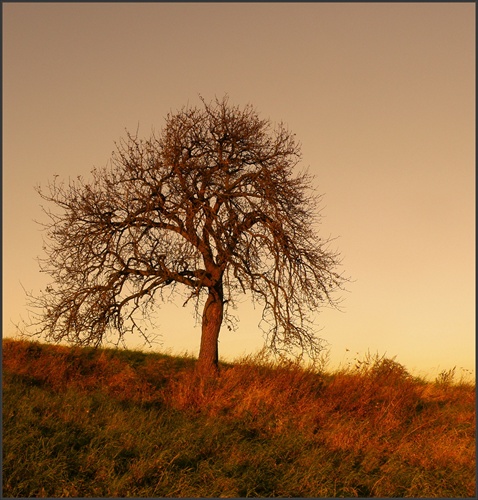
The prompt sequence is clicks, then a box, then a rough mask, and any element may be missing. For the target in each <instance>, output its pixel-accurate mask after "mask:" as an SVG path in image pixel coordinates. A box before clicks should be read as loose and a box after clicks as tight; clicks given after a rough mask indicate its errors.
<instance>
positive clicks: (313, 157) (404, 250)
mask: <svg viewBox="0 0 478 500" xmlns="http://www.w3.org/2000/svg"><path fill="white" fill-rule="evenodd" d="M2 8H3V331H4V334H5V335H11V334H13V333H14V332H15V328H14V326H13V324H12V322H13V323H15V322H18V320H19V318H20V316H21V315H23V316H25V312H24V311H25V297H24V293H23V290H22V287H21V285H20V283H21V284H22V285H23V286H24V287H25V288H26V289H27V290H33V291H38V290H39V289H40V288H42V287H43V286H44V285H45V284H46V282H47V281H48V280H47V277H46V276H44V275H42V274H40V273H39V271H38V266H37V264H36V262H35V258H36V256H39V255H41V252H42V236H41V232H40V231H39V228H38V227H37V226H36V225H35V223H34V222H33V219H40V220H41V219H42V212H41V210H40V201H41V200H40V198H39V196H38V195H36V193H35V191H34V189H33V188H34V186H35V185H36V184H38V183H42V184H46V182H47V180H48V179H50V178H51V177H52V176H53V175H54V174H59V175H60V176H62V177H65V178H68V176H71V177H76V176H77V175H80V174H81V175H83V176H87V175H88V174H89V172H90V170H91V169H92V168H93V166H103V165H105V164H106V163H107V161H108V159H109V158H110V155H111V152H112V150H113V149H114V141H116V140H118V139H119V138H120V137H122V136H124V135H125V129H129V130H133V131H135V130H136V128H137V127H138V126H139V133H140V135H143V136H148V135H149V134H150V131H151V129H152V128H154V129H156V130H158V129H160V128H161V127H162V125H163V118H164V116H165V115H166V113H167V112H169V111H171V110H172V111H175V110H177V109H178V108H180V107H182V106H183V105H185V104H187V103H189V104H192V105H195V104H199V102H200V101H199V98H198V94H199V93H200V94H201V95H203V96H204V97H205V98H206V100H210V99H213V98H214V97H215V96H216V95H217V96H218V97H222V96H223V95H224V94H225V93H228V94H229V96H230V101H231V102H232V103H234V104H239V105H244V104H246V103H252V104H253V105H254V106H255V107H256V108H257V110H258V111H259V112H260V114H261V115H262V116H264V117H267V118H270V119H271V120H273V121H279V120H283V121H284V122H286V123H287V124H288V126H289V127H290V128H291V129H292V131H294V132H295V133H296V134H297V137H298V138H299V140H300V141H301V143H302V151H303V163H304V166H310V170H311V172H313V173H314V174H315V175H316V181H317V185H318V189H319V192H321V193H324V194H325V196H324V199H323V205H324V210H323V215H324V220H323V224H322V228H321V231H322V232H323V233H324V235H326V236H328V235H331V236H337V237H338V239H337V240H336V242H335V246H336V248H337V249H338V250H339V251H340V252H341V253H342V255H343V268H344V271H345V274H347V275H350V276H351V277H352V278H353V279H354V282H352V283H350V284H349V285H348V290H349V292H348V293H345V294H344V295H343V298H344V302H343V304H342V305H343V309H344V312H337V311H334V310H324V312H323V313H322V314H321V315H319V317H318V325H319V327H320V328H321V330H320V336H321V337H323V338H325V339H326V340H327V341H328V342H329V343H330V344H331V364H332V366H336V365H337V364H338V363H342V364H346V363H347V362H349V361H352V360H353V358H354V357H355V356H356V353H359V354H360V355H363V353H365V352H366V351H367V350H370V351H371V352H372V353H374V352H377V351H378V352H379V353H380V354H383V353H386V354H387V355H389V356H397V358H396V359H397V361H399V362H401V363H403V364H405V365H406V366H407V367H408V368H409V369H411V370H412V371H414V372H415V373H417V374H425V373H428V374H431V375H432V376H435V375H436V374H437V373H438V372H439V371H441V370H443V369H448V368H452V367H453V366H455V365H456V366H457V371H458V373H460V371H459V370H460V368H465V369H467V370H473V371H474V367H475V49H474V46H475V5H474V4H473V3H418V4H415V3H398V4H392V3H382V4H374V3H358V4H343V3H337V4H333V3H329V4H323V3H304V4H297V3H277V4H274V3H272V4H271V3H259V4H251V3H235V4H228V3H223V4H217V3H205V4H196V3H194V4H184V3H179V4H171V3H168V4H163V3H153V4H151V3H145V4H134V3H128V4H124V3H105V4H94V3H78V4H75V3H65V4H57V3H39V4H34V3H20V4H16V3H4V4H3V6H2ZM237 314H238V316H239V317H240V320H241V321H240V323H239V329H238V330H237V331H236V332H229V331H228V330H227V329H226V328H224V329H223V331H222V332H221V337H220V345H219V349H220V355H221V356H222V357H223V358H229V359H230V358H234V357H237V356H239V355H241V354H244V353H251V352H254V351H256V350H257V349H258V348H260V347H261V345H262V336H261V332H260V330H258V328H257V323H258V321H259V319H260V312H259V311H258V310H257V311H253V310H252V309H251V307H250V305H248V304H247V302H245V303H244V304H243V305H242V306H241V307H240V308H239V310H238V311H237ZM157 322H158V323H159V324H160V330H159V332H158V333H160V334H161V335H162V342H163V349H170V350H171V351H172V352H184V351H185V350H187V351H189V352H192V353H194V354H197V352H198V348H199V335H200V330H199V328H198V327H194V318H193V316H192V311H189V310H188V311H184V310H183V309H182V308H181V303H180V302H178V304H176V305H174V304H172V305H169V306H167V307H165V308H163V309H161V310H158V316H157ZM130 345H131V346H134V345H136V344H135V341H134V339H131V342H130ZM346 349H348V351H346Z"/></svg>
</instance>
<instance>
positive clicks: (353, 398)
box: [3, 340, 475, 497]
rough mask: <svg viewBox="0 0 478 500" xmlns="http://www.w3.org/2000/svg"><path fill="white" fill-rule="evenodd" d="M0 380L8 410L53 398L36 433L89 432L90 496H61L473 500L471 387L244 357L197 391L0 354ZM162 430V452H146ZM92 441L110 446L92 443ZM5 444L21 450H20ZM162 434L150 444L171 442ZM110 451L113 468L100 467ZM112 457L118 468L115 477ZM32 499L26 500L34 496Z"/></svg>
mask: <svg viewBox="0 0 478 500" xmlns="http://www.w3.org/2000/svg"><path fill="white" fill-rule="evenodd" d="M3 370H4V391H5V390H6V394H7V398H8V394H17V393H18V390H17V386H18V387H23V388H24V389H22V390H24V391H26V390H27V389H26V388H27V387H33V388H34V387H38V388H39V390H41V391H43V392H42V394H44V395H45V394H47V395H50V396H48V397H51V398H52V399H51V400H52V403H51V404H50V406H48V405H49V403H47V402H46V401H42V403H41V404H39V405H40V406H41V408H43V409H42V410H41V412H40V413H41V419H40V420H38V421H37V424H33V425H38V428H39V429H40V428H43V427H45V426H48V425H51V424H49V422H50V421H51V419H53V418H54V419H55V422H58V425H66V426H68V425H69V426H74V425H77V423H78V421H79V420H80V421H81V420H82V419H83V420H85V425H86V424H87V423H89V425H93V424H94V425H93V427H92V429H93V430H91V429H90V430H89V431H88V433H87V435H88V436H89V437H88V438H87V439H86V438H85V443H86V444H85V445H88V446H90V448H91V447H92V446H93V444H92V443H96V442H98V448H97V449H96V448H94V449H90V448H87V449H88V450H90V451H88V453H87V455H86V458H85V460H84V463H82V464H81V470H82V471H83V473H86V472H85V471H91V470H94V474H93V472H89V473H91V474H92V479H91V481H90V483H88V484H84V483H82V482H81V480H80V478H81V477H83V476H82V475H81V474H79V473H78V474H79V475H78V478H77V477H76V476H74V478H73V479H71V480H70V483H68V484H69V485H70V486H68V488H70V489H69V490H68V491H70V493H71V494H75V495H79V496H81V493H84V492H85V491H86V492H90V493H91V494H93V493H95V494H94V495H93V496H124V495H126V496H131V495H133V494H135V495H136V496H138V495H139V496H193V497H194V496H210V495H209V494H205V493H206V492H213V493H211V495H212V496H222V497H227V496H230V497H237V496H312V497H320V496H329V497H330V496H369V497H370V496H378V497H380V496H381V497H393V496H411V497H414V496H415V497H416V496H422V497H423V496H425V497H442V496H445V497H447V496H448V497H450V496H451V497H460V496H461V497H474V495H475V386H474V384H471V383H464V382H456V383H454V382H453V381H452V380H450V377H448V378H447V379H446V380H445V379H443V380H437V381H436V382H425V381H424V380H420V379H416V378H414V377H412V376H410V374H408V373H407V371H406V369H405V368H404V367H403V366H402V365H400V364H399V363H396V362H395V361H394V360H391V359H386V358H379V357H371V356H368V357H366V358H365V359H364V360H363V361H362V362H359V363H358V364H357V366H356V367H355V368H352V369H346V370H339V371H336V372H333V373H324V372H317V371H314V370H311V369H304V368H302V367H300V366H299V365H298V364H294V363H288V364H278V363H274V362H271V361H267V360H265V359H263V358H261V359H259V358H254V357H250V358H245V359H242V360H241V361H239V362H236V363H235V364H234V365H223V366H222V367H221V371H220V375H219V376H218V377H217V378H212V379H209V380H203V379H201V378H199V377H198V376H197V375H196V372H195V371H194V360H192V359H190V358H174V357H171V356H165V355H160V354H149V355H146V354H144V353H140V352H133V351H115V350H98V351H95V350H93V349H76V348H73V349H72V348H66V347H59V346H50V345H48V346H47V345H42V344H37V343H29V342H21V341H11V340H4V341H3ZM15 384H17V385H15ZM18 384H20V385H18ZM9 390H10V391H11V392H9ZM28 390H33V389H28ZM45 391H46V392H45ZM72 391H73V392H72ZM20 392H21V391H20ZM9 397H10V399H11V400H12V402H10V401H8V400H7V401H4V403H5V406H4V421H5V422H6V423H7V433H6V434H5V436H4V446H5V449H6V455H4V457H5V456H6V457H13V456H14V453H13V451H10V452H9V449H10V448H14V445H13V442H14V438H13V437H11V436H13V435H15V434H11V433H13V430H11V431H8V429H10V427H11V428H12V429H17V427H15V426H19V425H20V422H17V421H16V420H15V419H13V418H10V416H11V415H14V414H15V412H17V415H18V412H19V410H18V409H15V404H17V405H20V404H31V403H29V402H28V401H27V400H25V401H24V403H22V402H21V401H23V400H21V401H20V399H19V400H18V401H17V403H15V404H14V403H13V400H14V399H15V397H14V396H9ZM42 397H44V396H42ZM55 398H56V399H55ZM83 400H84V402H83V403H81V401H83ZM54 401H57V402H58V401H61V402H62V404H61V406H60V407H58V408H57V407H56V406H55V405H56V404H57V403H55V402H54ZM116 404H121V405H123V406H119V407H116V406H114V405H116ZM124 405H127V406H124ZM103 407H104V408H109V410H106V409H105V410H101V411H100V410H99V409H101V408H103ZM111 407H114V408H116V410H114V411H112V410H111ZM153 410H154V412H153V413H151V411H153ZM5 412H6V413H5ZM95 412H96V413H95ZM125 412H133V413H134V416H129V414H128V413H126V414H125ZM39 415H40V414H39ZM28 418H37V417H34V416H31V417H28ZM38 418H40V417H38ZM95 418H96V419H99V420H94V419H95ZM158 419H159V420H161V421H162V422H163V423H162V424H161V425H163V427H164V426H165V427H166V428H167V429H169V430H167V431H166V432H167V433H169V434H168V435H171V440H172V441H171V443H170V444H163V446H162V447H161V446H159V445H158V446H157V447H156V448H155V447H154V446H153V445H152V444H151V442H150V441H151V436H152V435H155V433H156V432H159V430H156V428H157V427H158V425H159V424H158V423H157V422H158ZM100 421H101V422H103V423H101V425H100V423H99V422H100ZM128 421H129V422H128ZM29 425H32V424H31V422H30V424H29ZM9 426H10V427H9ZM101 426H102V427H101ZM22 428H23V427H22ZM100 428H101V429H104V431H101V432H106V433H107V434H106V437H105V436H102V437H101V438H100V437H99V435H98V436H96V435H95V433H97V432H100V430H99V429H100ZM94 429H97V430H94ZM153 429H154V430H153ZM15 432H19V434H18V436H20V437H18V439H19V442H20V441H22V440H24V439H26V438H25V437H21V436H22V434H21V432H20V431H18V429H17V430H16V431H15ZM22 432H24V431H22ZM78 432H79V433H80V434H81V432H83V431H80V430H78ZM161 432H162V433H161V434H160V435H157V437H156V439H157V440H158V441H160V440H164V439H167V437H165V435H164V432H163V431H161ZM60 434H61V432H60V431H58V435H60ZM65 439H67V438H66V437H65ZM68 439H70V438H68ZM110 439H112V441H111V442H110ZM68 443H70V441H68ZM88 443H89V444H88ZM173 443H174V444H173ZM18 446H20V445H18ZM29 446H32V445H29ZM55 446H56V448H55V449H56V450H57V451H58V446H59V445H55ZM65 446H66V445H65ZM68 446H70V447H71V443H70V444H68ZM75 446H76V445H75ZM78 446H80V445H78ZM81 446H83V445H81ZM115 447H117V451H116V452H115V454H114V455H113V458H106V457H104V456H103V455H104V453H103V451H101V450H105V449H106V450H108V449H110V448H111V449H113V448H115ZM82 449H83V448H81V447H80V448H78V450H82ZM115 449H116V448H115ZM65 450H66V448H65ZM67 452H68V450H66V451H65V453H67ZM77 453H78V452H77ZM85 453H86V452H85ZM118 456H120V457H121V456H124V457H125V458H124V461H122V462H121V463H122V464H123V465H121V467H120V468H118V466H117V465H116V466H115V465H114V464H115V463H117V460H118V458H117V457H118ZM115 457H116V458H115ZM128 457H129V458H128ZM11 460H13V458H9V459H8V460H7V461H6V464H7V465H6V475H7V477H6V484H7V485H9V488H10V489H11V491H10V493H11V492H13V493H15V495H17V496H18V495H21V496H25V495H24V493H25V492H26V490H25V488H26V486H22V487H20V486H18V485H19V484H20V482H19V479H18V477H17V476H18V475H19V474H20V472H19V470H20V469H21V467H25V460H27V461H28V458H24V459H23V461H22V462H21V463H20V462H15V463H16V464H17V465H12V463H11V462H10V461H11ZM52 460H53V459H52ZM65 460H66V459H65ZM68 460H70V459H68ZM75 460H76V459H75ZM95 464H96V465H95ZM48 467H52V465H51V464H49V465H48ZM22 470H23V469H22ZM42 470H43V469H42ZM48 470H50V469H48ZM159 470H160V471H161V473H159V472H158V471H159ZM9 478H10V479H9ZM11 478H17V479H15V480H13V479H11ZM31 481H33V479H32V480H31ZM26 482H27V484H30V483H28V481H27V480H26ZM21 484H23V483H21ZM65 484H66V483H65ZM15 485H16V486H15ZM126 485H128V486H126ZM65 487H66V486H65ZM15 488H16V489H15ZM22 488H23V489H22ZM41 488H46V486H45V485H44V484H43V483H41ZM41 488H40V486H38V487H37V489H36V490H35V489H34V488H33V489H32V490H31V491H36V494H37V495H40V496H41V492H42V490H41ZM128 488H129V489H128ZM45 491H46V490H45ZM108 492H109V493H108ZM128 492H129V493H128ZM7 493H8V492H7ZM47 493H49V494H50V495H49V496H52V492H51V491H48V492H47ZM53 493H55V494H58V491H56V492H53ZM113 493H115V495H113ZM60 496H61V495H60ZM90 496H91V495H90Z"/></svg>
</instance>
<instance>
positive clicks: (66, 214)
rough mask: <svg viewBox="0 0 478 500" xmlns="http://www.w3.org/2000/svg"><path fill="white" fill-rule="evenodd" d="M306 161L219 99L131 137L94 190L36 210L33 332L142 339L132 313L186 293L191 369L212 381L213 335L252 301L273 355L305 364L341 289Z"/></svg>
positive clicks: (71, 188) (277, 135) (74, 190)
mask: <svg viewBox="0 0 478 500" xmlns="http://www.w3.org/2000/svg"><path fill="white" fill-rule="evenodd" d="M300 161H301V148H300V144H299V143H298V142H297V140H296V138H295V135H294V134H292V133H291V132H290V131H289V130H288V129H287V127H286V126H285V125H284V124H283V123H279V124H277V125H275V126H274V125H273V124H272V123H271V121H270V120H267V119H262V118H260V117H259V115H258V113H257V112H256V110H255V109H254V108H253V106H251V105H247V106H245V107H243V108H241V107H238V106H233V105H231V104H230V103H229V99H228V98H227V97H224V98H223V99H222V100H218V99H216V100H215V101H213V102H211V103H206V102H205V101H204V100H202V107H184V108H182V109H181V110H179V111H178V112H177V113H170V114H169V115H167V117H166V119H165V125H164V127H163V129H162V130H161V132H160V133H159V134H156V133H152V135H151V137H150V138H149V139H140V138H138V136H137V134H131V133H127V135H126V137H125V138H124V139H122V140H121V141H120V142H119V143H117V144H116V149H115V151H114V152H113V154H112V158H111V161H110V162H109V163H108V165H107V166H105V167H104V168H100V169H99V168H96V169H94V170H93V171H92V179H90V180H85V179H83V178H81V177H78V178H77V179H75V180H70V181H68V182H61V181H59V180H58V178H56V177H55V179H54V180H53V181H51V182H50V183H49V184H48V185H47V188H46V189H42V188H41V187H38V188H37V190H38V192H39V194H40V195H41V197H42V198H43V199H44V200H45V201H47V202H48V203H49V205H48V206H50V205H51V206H53V207H54V210H51V209H49V208H44V211H45V212H46V214H47V215H48V222H47V223H46V224H45V225H44V226H45V231H46V236H47V238H46V240H45V246H44V251H45V253H46V257H45V258H43V259H41V260H40V267H41V270H42V271H43V272H46V273H48V274H49V275H50V276H51V278H52V282H51V284H50V285H49V286H48V287H47V288H46V290H45V291H44V292H42V293H41V294H40V295H38V296H31V297H30V299H31V305H33V306H34V308H35V310H36V311H37V316H36V320H35V321H34V322H33V324H34V325H35V328H36V332H38V333H40V334H46V337H47V339H49V340H53V341H60V340H67V341H69V342H71V343H75V344H89V345H100V344H101V343H102V341H103V340H104V338H105V335H107V334H113V335H115V336H117V338H118V339H123V338H124V335H125V334H126V333H127V332H135V331H138V332H140V333H141V334H142V335H144V336H145V338H146V339H147V338H148V334H147V333H146V332H145V331H144V330H143V328H142V325H141V322H140V321H138V314H137V313H138V312H139V313H140V317H141V315H149V314H150V313H151V310H152V309H151V308H153V307H157V306H158V304H159V303H160V302H161V301H162V300H164V298H165V294H166V293H168V294H169V292H170V291H172V292H180V293H183V294H186V295H185V298H186V302H187V301H189V300H193V301H194V303H195V306H196V313H197V314H198V315H199V316H201V314H202V338H201V349H200V354H199V365H200V366H202V367H203V368H204V369H205V370H210V369H213V368H214V367H215V366H217V360H218V350H217V341H218V336H219V330H220V327H221V324H222V323H223V321H224V320H231V319H232V316H231V314H230V307H231V306H234V304H235V301H236V300H237V298H238V297H239V295H242V294H245V293H250V294H251V296H252V298H253V300H255V301H257V302H258V303H259V304H261V307H262V308H263V316H262V317H263V322H262V324H263V326H264V331H265V333H266V342H267V345H268V347H269V348H270V349H272V351H274V352H282V351H286V352H287V351H290V350H294V349H299V351H300V352H302V353H307V354H309V355H310V356H312V357H313V356H314V355H316V354H317V353H318V352H320V350H321V347H322V344H321V340H320V339H319V338H318V337H317V336H316V334H315V331H314V328H313V326H312V324H311V323H310V321H309V320H311V318H312V315H313V314H314V313H315V312H316V311H317V310H318V309H319V307H320V306H321V305H322V304H324V303H327V304H336V299H334V297H333V293H334V291H336V290H337V289H340V288H341V287H342V285H343V282H344V281H345V280H344V278H343V276H342V275H341V274H340V273H338V271H337V267H338V265H339V259H338V254H337V253H335V252H333V251H330V250H329V241H328V240H327V239H323V238H321V237H320V236H319V234H318V233H317V227H318V224H317V223H318V222H319V219H320V207H319V202H320V198H321V197H320V196H319V195H317V193H316V191H315V190H314V189H313V187H312V183H313V178H312V176H311V175H310V174H309V173H308V171H307V170H301V171H297V168H298V165H299V163H300ZM201 311H202V312H201Z"/></svg>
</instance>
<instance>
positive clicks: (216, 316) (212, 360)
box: [197, 279, 224, 376]
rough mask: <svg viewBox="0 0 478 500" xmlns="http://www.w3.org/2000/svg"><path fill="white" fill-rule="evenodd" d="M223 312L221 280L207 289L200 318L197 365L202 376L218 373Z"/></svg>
mask: <svg viewBox="0 0 478 500" xmlns="http://www.w3.org/2000/svg"><path fill="white" fill-rule="evenodd" d="M223 311H224V301H223V289H222V279H221V280H219V282H218V283H217V284H216V285H215V286H214V287H211V288H209V296H208V298H207V300H206V305H205V306H204V312H203V316H202V334H201V348H200V350H199V359H198V363H197V369H198V372H199V373H200V374H201V375H202V376H211V375H215V374H216V373H217V371H218V361H219V355H218V338H219V331H220V329H221V324H222V316H223Z"/></svg>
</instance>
